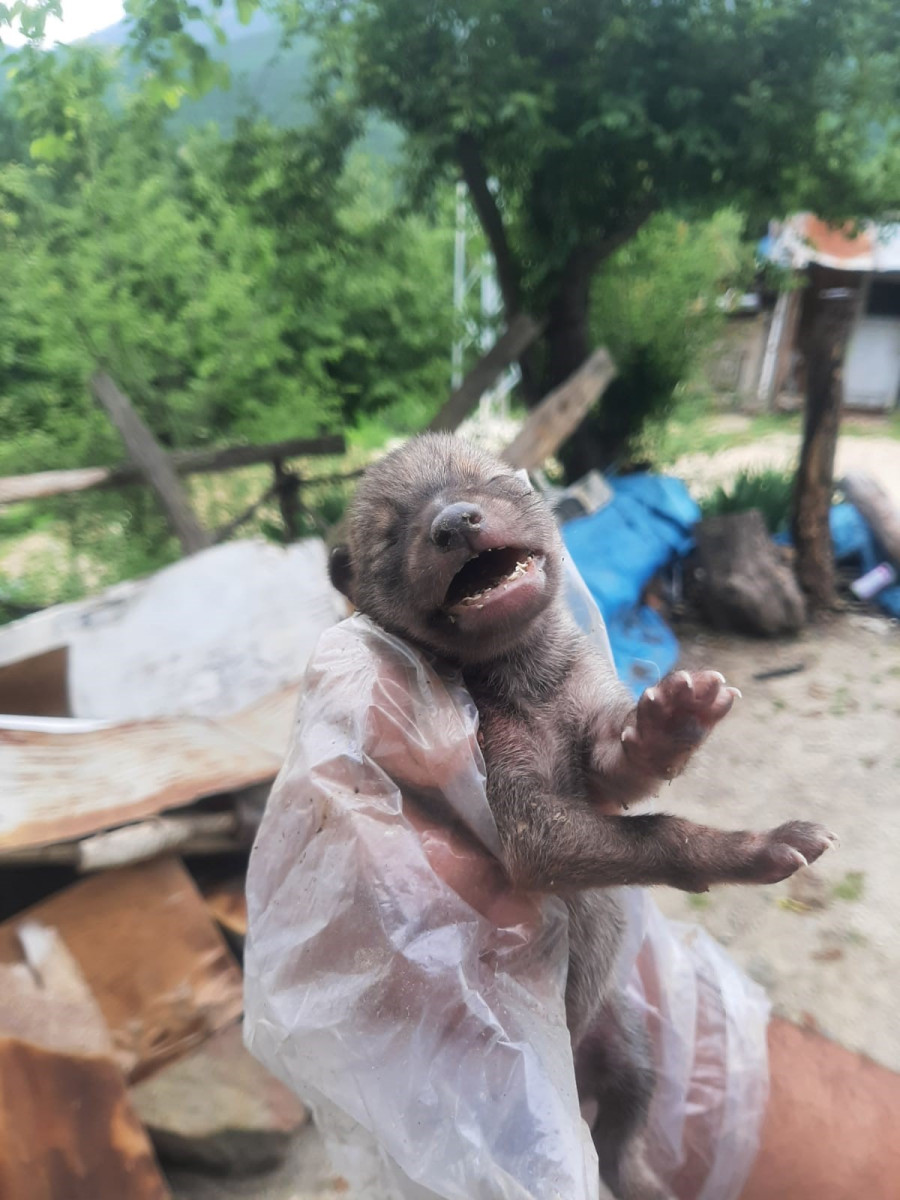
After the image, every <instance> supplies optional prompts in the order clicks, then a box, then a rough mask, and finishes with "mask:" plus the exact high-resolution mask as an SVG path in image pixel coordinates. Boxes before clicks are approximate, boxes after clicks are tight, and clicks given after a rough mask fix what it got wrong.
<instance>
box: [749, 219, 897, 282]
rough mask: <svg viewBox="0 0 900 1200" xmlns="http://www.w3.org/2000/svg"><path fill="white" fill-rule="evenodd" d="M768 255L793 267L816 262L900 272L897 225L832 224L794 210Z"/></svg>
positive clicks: (847, 268)
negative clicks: (794, 212)
mask: <svg viewBox="0 0 900 1200" xmlns="http://www.w3.org/2000/svg"><path fill="white" fill-rule="evenodd" d="M771 255H772V257H773V258H776V259H779V260H782V261H785V260H786V261H787V262H789V263H790V265H791V266H792V267H794V268H796V269H802V268H804V267H806V266H808V265H809V264H810V263H818V264H819V266H822V267H831V268H832V269H833V270H836V271H864V272H870V271H874V272H876V273H882V272H894V271H900V228H898V227H897V226H895V225H877V224H874V223H872V222H868V221H867V222H860V223H848V224H845V225H842V226H833V225H829V224H828V223H827V222H826V221H823V220H822V219H821V218H819V217H817V216H815V215H814V214H812V213H797V214H795V215H794V216H792V217H790V218H789V219H788V220H787V221H786V222H784V224H783V225H781V226H780V227H778V228H777V231H776V233H775V236H774V239H773V248H772V251H771Z"/></svg>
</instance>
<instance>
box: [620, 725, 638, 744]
mask: <svg viewBox="0 0 900 1200" xmlns="http://www.w3.org/2000/svg"><path fill="white" fill-rule="evenodd" d="M622 741H623V742H634V741H637V733H636V732H635V729H634V726H633V725H626V726H625V728H624V729H623V730H622Z"/></svg>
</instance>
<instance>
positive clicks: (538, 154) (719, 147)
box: [129, 0, 900, 396]
mask: <svg viewBox="0 0 900 1200" xmlns="http://www.w3.org/2000/svg"><path fill="white" fill-rule="evenodd" d="M253 4H254V0H241V3H240V11H241V13H243V14H246V13H248V12H250V11H252V8H253ZM267 7H268V8H269V9H272V10H277V11H279V12H280V13H281V15H282V18H283V20H284V23H285V28H286V30H288V31H290V30H292V29H294V30H296V29H298V28H305V29H307V30H311V31H313V32H314V33H315V34H316V36H317V37H318V38H319V39H320V42H321V45H322V47H323V52H322V55H321V68H322V70H321V79H320V84H319V96H320V98H323V97H324V98H327V99H329V100H330V101H334V100H335V99H337V100H339V101H340V103H341V104H347V103H348V102H349V103H351V104H354V105H356V106H357V108H358V109H359V111H361V112H362V111H369V110H375V111H377V112H379V113H380V114H382V115H383V116H384V117H386V118H388V119H389V120H391V121H393V122H395V123H396V124H397V125H398V126H399V127H400V128H401V129H402V130H403V131H404V132H405V134H406V135H407V146H408V150H409V154H410V158H411V161H412V162H413V163H414V165H415V167H416V168H417V172H418V183H419V186H420V189H421V188H424V187H427V186H429V185H433V184H434V183H435V182H437V181H438V180H440V179H442V178H445V177H447V176H448V175H455V176H461V177H462V178H463V179H465V181H466V183H467V185H468V189H469V195H470V197H471V199H472V203H473V205H474V206H475V209H476V211H477V213H478V217H479V219H480V222H481V225H482V227H483V230H484V233H485V236H486V238H487V241H488V243H489V244H490V247H491V250H492V252H493V255H494V258H495V261H496V266H497V275H498V280H499V283H500V286H501V289H502V293H503V298H504V303H505V309H506V313H507V316H510V315H512V314H513V313H515V312H517V311H519V310H520V309H523V308H525V309H530V310H531V311H532V312H534V313H535V314H537V315H539V316H542V317H544V318H546V321H547V326H546V333H545V336H544V339H543V344H542V346H541V347H540V350H539V353H538V354H537V355H534V354H532V355H531V356H530V358H529V360H528V361H527V362H526V363H524V364H523V366H524V367H525V372H526V383H527V384H530V390H531V393H532V396H536V395H537V394H539V393H540V391H542V390H543V389H544V388H546V387H548V386H550V385H553V384H555V383H558V382H559V381H560V380H561V379H563V378H564V377H566V376H567V375H568V374H570V372H571V371H572V370H573V369H574V368H575V367H577V366H578V365H579V363H580V362H581V361H582V360H583V359H584V357H585V355H586V353H587V352H588V349H589V347H590V342H591V336H590V316H589V314H590V302H591V294H592V284H593V281H594V278H595V276H596V275H597V272H598V271H599V270H600V269H601V267H602V266H603V264H604V263H605V262H606V261H607V260H608V259H609V258H610V257H611V256H612V255H613V254H614V253H615V252H616V251H617V250H618V249H619V248H620V247H621V246H623V245H625V244H627V243H628V242H629V241H630V240H631V238H633V237H634V235H635V234H636V233H637V231H638V230H639V229H640V228H641V227H642V226H643V225H644V224H645V223H646V221H647V220H648V219H649V218H650V217H651V216H652V215H653V214H654V213H658V212H664V211H674V212H677V213H678V214H679V215H681V216H697V215H701V216H702V215H709V214H710V213H711V212H713V211H715V210H717V209H719V208H721V207H722V206H724V205H729V204H733V205H736V206H737V207H738V208H740V209H741V210H742V211H743V212H745V213H746V214H748V215H749V216H750V217H751V219H758V218H765V217H769V216H771V215H772V214H776V215H777V214H781V213H784V212H785V211H786V210H788V209H790V208H795V207H800V206H809V207H812V208H815V209H816V210H817V211H818V212H819V213H821V214H822V215H823V216H825V217H834V218H841V217H848V216H862V215H868V214H875V213H878V212H881V211H884V209H885V208H888V207H893V206H895V205H896V203H897V199H898V195H900V189H898V159H900V154H898V145H900V122H898V120H897V117H896V112H897V99H898V89H900V70H898V65H900V57H898V43H900V10H898V9H897V6H896V5H895V4H893V3H892V2H891V0H307V2H304V0H269V3H268V4H267ZM129 11H130V13H131V14H132V16H133V19H134V24H133V29H134V44H135V49H136V52H137V53H139V54H143V55H144V56H145V57H146V58H147V61H149V62H151V63H152V65H153V66H154V69H155V70H156V71H157V72H159V73H160V75H161V77H162V78H164V79H166V80H171V79H178V78H186V79H188V80H189V81H190V82H191V83H192V84H193V86H195V87H197V86H199V87H203V86H205V82H206V81H205V76H206V74H208V72H207V71H206V69H205V68H201V67H200V66H198V62H199V60H196V61H195V60H194V59H192V58H191V52H190V51H189V50H188V48H187V44H188V43H187V41H186V40H185V39H186V38H187V39H188V41H189V40H190V39H189V38H188V34H187V28H188V23H189V18H191V19H196V18H197V17H198V16H199V15H200V13H201V10H200V9H198V8H197V7H196V6H194V5H193V4H191V3H189V0H132V3H131V5H130V8H129ZM216 11H217V10H216V8H215V7H214V8H212V9H210V10H209V19H210V20H213V21H215V14H216Z"/></svg>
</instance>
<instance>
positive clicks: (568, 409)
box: [502, 348, 616, 470]
mask: <svg viewBox="0 0 900 1200" xmlns="http://www.w3.org/2000/svg"><path fill="white" fill-rule="evenodd" d="M615 374H616V368H615V366H614V364H613V361H612V359H611V358H610V356H609V353H608V351H606V350H604V349H602V348H601V349H599V350H595V351H594V353H593V354H592V355H591V356H590V358H588V359H587V360H586V361H585V362H584V363H582V365H581V366H580V367H579V368H578V370H577V371H575V372H574V373H573V374H572V375H570V376H569V378H568V379H567V380H566V382H565V383H564V384H562V385H561V386H560V387H558V388H555V389H554V390H553V391H552V392H550V393H549V394H548V395H547V396H545V397H544V399H543V400H542V401H541V402H540V404H539V405H538V406H537V408H535V409H533V410H532V412H531V413H530V414H529V416H528V419H527V420H526V422H525V424H524V425H523V426H522V428H521V429H520V430H519V432H518V434H517V435H516V437H515V438H514V439H513V441H512V442H511V443H510V444H509V446H507V448H506V449H505V450H504V451H503V455H502V457H503V458H504V459H505V460H506V461H507V462H508V463H510V464H511V465H512V466H514V467H519V468H524V469H525V470H531V469H532V468H534V467H538V466H540V464H541V463H542V462H544V461H545V460H546V459H548V458H549V457H550V456H551V455H552V454H555V453H556V451H557V450H558V449H559V447H560V446H561V445H562V444H563V442H564V441H565V440H566V438H568V437H571V435H572V434H573V433H574V432H575V430H576V429H577V428H578V426H579V425H580V424H581V422H582V421H583V420H584V418H585V416H586V415H587V413H588V410H589V409H590V408H591V406H592V405H594V404H595V403H596V402H597V400H598V399H599V398H600V396H602V394H603V392H604V391H605V390H606V388H607V387H608V386H609V384H610V383H611V382H612V380H613V379H614V378H615Z"/></svg>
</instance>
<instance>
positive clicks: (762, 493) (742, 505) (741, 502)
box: [700, 469, 794, 533]
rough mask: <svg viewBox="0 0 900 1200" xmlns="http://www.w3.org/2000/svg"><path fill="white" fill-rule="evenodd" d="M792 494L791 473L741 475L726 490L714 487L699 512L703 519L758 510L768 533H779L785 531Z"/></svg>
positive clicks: (748, 472)
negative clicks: (752, 509) (753, 509)
mask: <svg viewBox="0 0 900 1200" xmlns="http://www.w3.org/2000/svg"><path fill="white" fill-rule="evenodd" d="M793 490H794V474H793V472H792V471H778V470H775V469H768V470H764V471H741V472H740V473H739V474H738V475H736V476H735V479H734V481H733V482H732V483H731V484H730V485H729V486H728V487H727V488H723V487H717V488H716V490H715V491H714V492H713V493H712V495H710V496H707V497H706V498H705V499H703V500H701V501H700V509H701V512H702V513H703V516H704V517H719V516H723V515H724V514H725V513H738V512H748V511H749V510H750V509H751V508H757V509H759V511H760V512H761V513H762V516H763V520H764V521H765V523H766V528H767V529H768V530H769V532H770V533H778V532H779V531H781V530H783V529H785V528H786V527H787V524H788V520H789V518H790V514H791V500H792V497H793Z"/></svg>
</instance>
